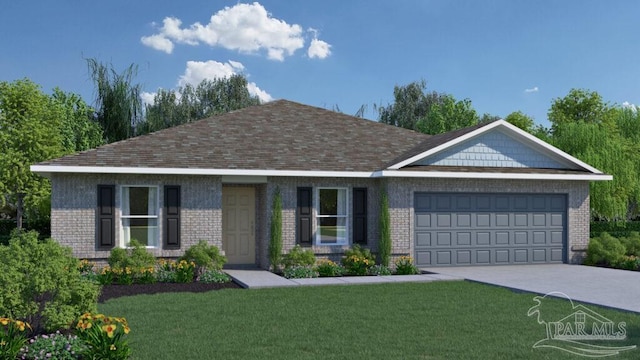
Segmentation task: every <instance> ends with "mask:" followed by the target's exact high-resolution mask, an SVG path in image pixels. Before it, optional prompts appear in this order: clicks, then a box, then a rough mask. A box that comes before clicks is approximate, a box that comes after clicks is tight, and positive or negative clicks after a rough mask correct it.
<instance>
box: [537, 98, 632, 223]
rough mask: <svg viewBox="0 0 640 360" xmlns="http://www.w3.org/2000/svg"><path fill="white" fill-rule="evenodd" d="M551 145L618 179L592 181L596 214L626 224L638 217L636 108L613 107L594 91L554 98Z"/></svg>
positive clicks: (592, 208) (593, 215)
mask: <svg viewBox="0 0 640 360" xmlns="http://www.w3.org/2000/svg"><path fill="white" fill-rule="evenodd" d="M549 120H550V121H551V122H552V128H551V132H550V138H549V141H550V142H551V143H552V144H553V145H555V146H557V147H558V148H560V149H562V150H563V151H565V152H567V153H569V154H571V155H573V156H575V157H577V158H578V159H580V160H582V161H584V162H586V163H587V164H589V165H591V166H593V167H595V168H597V169H599V170H601V171H603V172H604V173H607V174H611V175H613V181H594V182H592V183H591V185H590V187H591V189H590V190H591V192H590V194H591V196H590V199H591V215H592V217H594V218H600V219H608V220H624V219H627V218H633V217H635V216H637V204H638V201H639V200H640V160H639V159H638V157H637V156H635V155H634V154H637V153H638V151H639V150H640V148H639V146H638V142H637V140H638V139H640V123H639V121H640V118H639V117H638V115H637V114H634V113H633V111H632V110H626V109H621V108H616V107H612V106H609V105H608V104H607V103H605V102H604V101H603V100H602V97H601V96H600V95H599V94H598V93H596V92H592V91H588V90H576V89H573V90H571V91H570V92H569V94H568V95H567V96H566V97H564V98H559V99H556V100H554V102H553V103H552V105H551V108H550V110H549Z"/></svg>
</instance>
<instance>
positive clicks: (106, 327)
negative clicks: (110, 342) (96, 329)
mask: <svg viewBox="0 0 640 360" xmlns="http://www.w3.org/2000/svg"><path fill="white" fill-rule="evenodd" d="M102 331H104V332H106V333H107V336H108V337H110V338H112V337H113V332H114V331H116V326H115V325H103V326H102Z"/></svg>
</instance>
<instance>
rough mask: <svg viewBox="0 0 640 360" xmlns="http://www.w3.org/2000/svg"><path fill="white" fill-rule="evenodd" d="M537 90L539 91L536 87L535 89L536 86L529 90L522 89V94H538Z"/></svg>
mask: <svg viewBox="0 0 640 360" xmlns="http://www.w3.org/2000/svg"><path fill="white" fill-rule="evenodd" d="M538 90H540V89H538V87H537V86H534V87H532V88H531V89H524V92H525V93H527V94H528V93H535V92H538Z"/></svg>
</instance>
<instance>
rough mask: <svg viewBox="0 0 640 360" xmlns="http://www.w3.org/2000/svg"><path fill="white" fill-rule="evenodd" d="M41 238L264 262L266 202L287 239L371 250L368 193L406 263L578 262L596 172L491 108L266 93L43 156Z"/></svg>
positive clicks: (319, 247) (332, 252) (84, 247)
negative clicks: (326, 101)
mask: <svg viewBox="0 0 640 360" xmlns="http://www.w3.org/2000/svg"><path fill="white" fill-rule="evenodd" d="M31 170H32V171H34V172H36V173H38V174H41V175H43V176H46V177H48V178H49V179H51V183H52V198H51V235H52V237H53V238H54V239H56V240H57V241H58V242H60V243H61V244H63V245H67V246H70V247H71V248H72V249H73V252H74V254H75V256H77V257H80V258H87V259H96V260H100V259H105V258H107V257H108V255H109V251H110V250H111V249H112V248H114V247H125V246H127V244H128V242H129V241H130V240H131V239H134V238H135V239H136V240H138V241H140V242H142V243H144V244H145V245H146V246H147V247H148V249H149V250H150V251H151V252H152V253H154V254H155V255H156V256H159V257H176V256H179V255H181V254H182V253H183V252H184V250H185V249H187V248H188V247H190V246H191V245H193V244H195V243H197V242H198V241H199V240H206V241H207V242H208V243H210V244H214V245H217V246H219V247H221V248H222V249H223V250H224V251H225V253H226V255H227V257H228V260H229V263H230V264H252V265H257V266H259V267H262V268H268V266H269V263H268V252H267V249H268V244H269V231H270V219H271V207H272V205H271V204H272V201H273V198H274V194H275V192H276V191H279V192H280V194H281V196H282V202H283V213H282V221H283V241H284V249H285V251H287V250H289V249H291V248H292V247H293V246H294V245H295V244H300V245H301V246H303V247H308V248H310V249H313V251H314V253H315V254H316V256H318V257H334V258H335V257H339V256H340V254H342V253H343V251H344V250H345V249H346V248H348V247H350V246H352V245H353V244H362V246H364V247H368V248H370V249H372V251H374V252H375V251H377V246H378V241H379V225H378V224H379V221H378V218H379V213H380V209H379V208H380V205H379V204H380V201H379V199H380V196H381V192H383V191H384V192H386V193H387V195H388V199H389V207H390V218H391V238H392V253H393V256H401V255H409V256H412V257H413V258H414V259H415V262H416V264H417V265H418V266H421V267H429V266H456V265H488V264H536V263H577V262H580V261H581V258H582V257H583V256H584V250H585V249H586V246H587V243H588V241H589V182H590V181H598V180H611V179H612V177H611V176H610V175H606V174H603V173H602V172H601V171H599V170H597V169H595V168H593V167H591V166H589V165H588V164H585V163H584V162H582V161H580V160H578V159H576V158H574V157H572V156H570V155H568V154H566V153H564V152H562V151H560V150H559V149H557V148H555V147H553V146H551V145H549V144H547V143H545V142H543V141H541V140H539V139H538V138H536V137H534V136H532V135H530V134H528V133H526V132H524V131H522V130H520V129H519V128H517V127H515V126H513V125H511V124H509V123H507V122H505V121H502V120H499V121H495V122H491V123H488V124H480V125H477V126H473V127H469V128H465V129H460V130H456V131H452V132H450V133H446V134H441V135H435V136H430V135H425V134H421V133H418V132H414V131H410V130H406V129H402V128H398V127H394V126H389V125H384V124H381V123H377V122H374V121H369V120H365V119H361V118H356V117H352V116H348V115H344V114H340V113H336V112H332V111H328V110H325V109H321V108H316V107H312V106H307V105H303V104H299V103H295V102H291V101H286V100H278V101H273V102H270V103H267V104H263V105H259V106H253V107H248V108H245V109H241V110H237V111H233V112H230V113H227V114H223V115H219V116H214V117H211V118H208V119H204V120H200V121H196V122H192V123H189V124H185V125H181V126H177V127H174V128H170V129H165V130H162V131H158V132H155V133H152V134H148V135H144V136H139V137H136V138H132V139H128V140H124V141H120V142H116V143H112V144H108V145H104V146H101V147H99V148H97V149H93V150H89V151H84V152H81V153H77V154H72V155H68V156H64V157H61V158H58V159H53V160H50V161H45V162H42V163H39V164H36V165H33V166H32V167H31Z"/></svg>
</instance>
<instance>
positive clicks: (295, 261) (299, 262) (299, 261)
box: [282, 245, 316, 269]
mask: <svg viewBox="0 0 640 360" xmlns="http://www.w3.org/2000/svg"><path fill="white" fill-rule="evenodd" d="M315 262H316V256H315V255H314V254H313V251H311V249H307V250H304V249H302V247H300V245H296V246H294V247H293V249H291V251H289V253H288V254H286V255H285V256H284V257H283V258H282V265H284V267H285V269H286V268H290V267H294V266H313V264H315Z"/></svg>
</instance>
